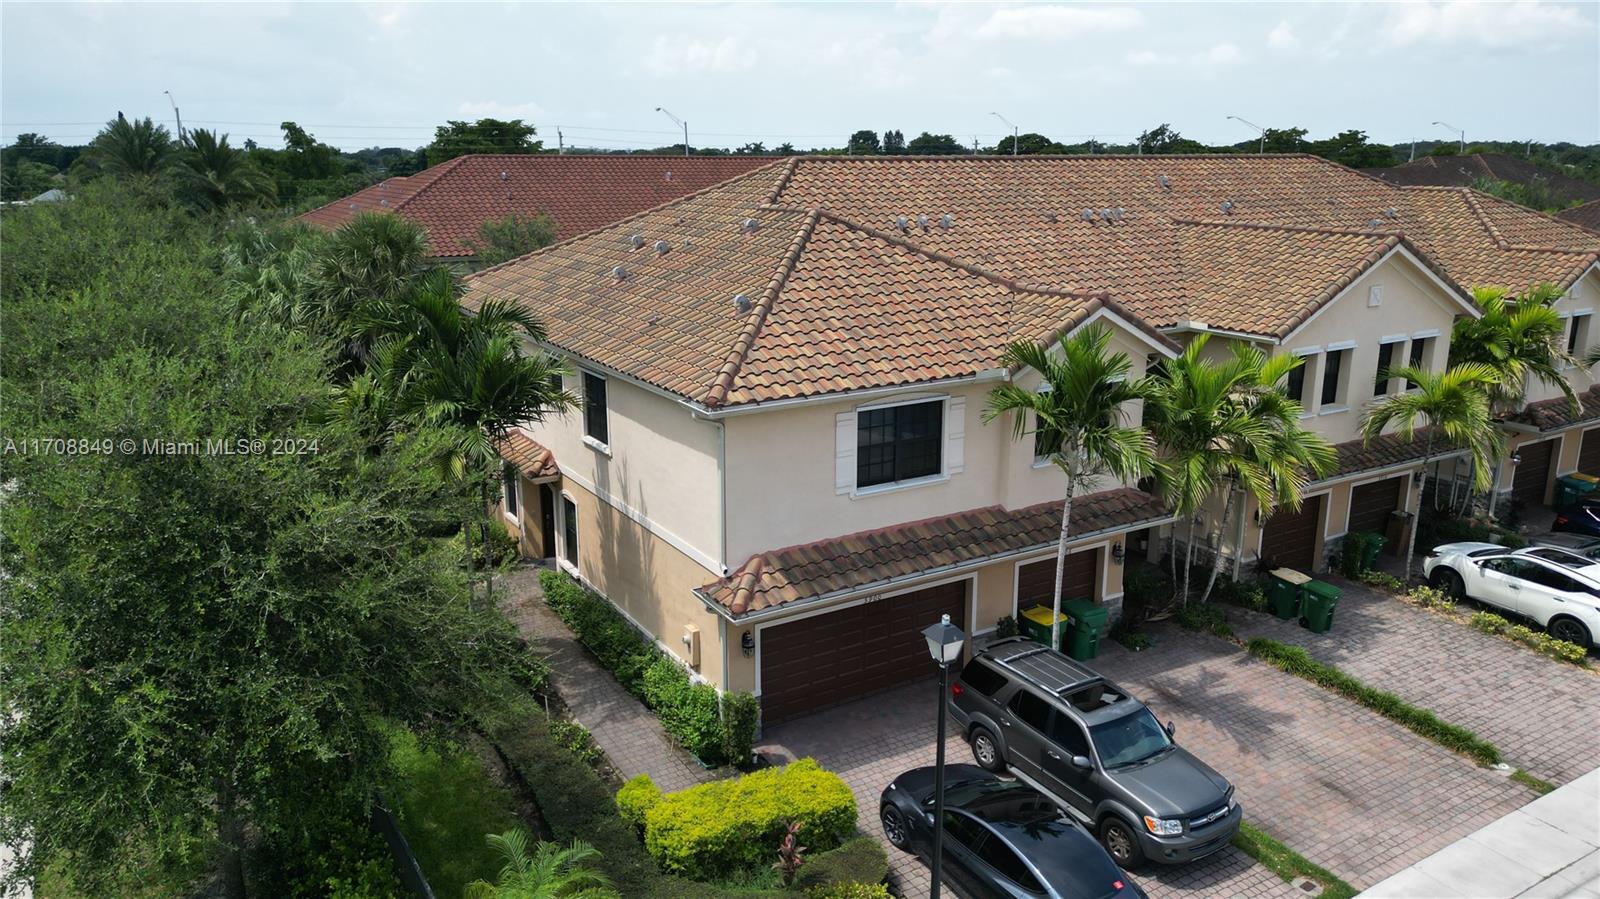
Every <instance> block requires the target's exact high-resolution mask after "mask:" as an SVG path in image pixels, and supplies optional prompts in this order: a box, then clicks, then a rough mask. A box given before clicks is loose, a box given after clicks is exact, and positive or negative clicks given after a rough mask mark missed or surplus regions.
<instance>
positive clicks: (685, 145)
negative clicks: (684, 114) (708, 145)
mask: <svg viewBox="0 0 1600 899" xmlns="http://www.w3.org/2000/svg"><path fill="white" fill-rule="evenodd" d="M656 112H659V113H661V114H662V115H665V116H666V117H667V118H669V119H671V120H673V121H674V122H677V123H678V124H679V125H682V126H683V155H685V156H688V155H689V123H688V122H685V121H684V120H683V119H680V118H678V117H677V116H675V115H673V114H672V113H670V112H667V110H666V109H665V108H664V107H661V106H657V107H656Z"/></svg>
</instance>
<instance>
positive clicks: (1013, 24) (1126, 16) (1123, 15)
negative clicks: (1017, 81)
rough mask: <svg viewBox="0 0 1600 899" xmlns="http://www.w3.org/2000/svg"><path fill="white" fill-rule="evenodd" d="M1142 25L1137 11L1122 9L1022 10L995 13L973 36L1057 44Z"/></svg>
mask: <svg viewBox="0 0 1600 899" xmlns="http://www.w3.org/2000/svg"><path fill="white" fill-rule="evenodd" d="M1143 21H1144V17H1143V16H1141V15H1140V14H1139V11H1138V10H1136V9H1132V8H1129V7H1126V6H1115V7H1083V6H1024V7H1016V8H1011V9H997V10H995V11H994V12H993V13H991V14H990V15H989V18H988V19H987V20H985V21H984V22H983V24H981V25H979V26H978V28H977V31H976V32H975V34H977V36H978V37H981V38H991V39H992V38H1002V39H1017V38H1044V39H1046V40H1050V39H1056V40H1059V39H1061V38H1071V37H1080V36H1082V35H1085V34H1089V33H1092V32H1099V31H1125V30H1127V29H1129V28H1134V27H1137V26H1138V25H1139V24H1140V23H1141V22H1143Z"/></svg>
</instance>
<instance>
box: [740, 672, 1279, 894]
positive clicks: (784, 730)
mask: <svg viewBox="0 0 1600 899" xmlns="http://www.w3.org/2000/svg"><path fill="white" fill-rule="evenodd" d="M936 691H937V688H936V687H935V686H934V685H933V683H932V682H924V683H920V684H914V685H912V686H909V687H902V688H900V689H898V690H894V691H892V692H889V693H882V694H879V695H877V696H873V697H871V698H868V699H863V700H861V701H859V702H855V703H851V704H850V705H847V706H841V707H839V708H836V709H831V710H829V711H826V712H823V713H821V714H818V715H813V716H811V717H809V718H802V719H800V720H798V721H790V722H787V723H785V724H780V725H778V726H776V727H772V728H768V729H767V732H766V733H765V734H763V737H762V744H761V746H759V747H758V749H759V751H760V752H762V753H763V754H765V755H767V756H768V757H769V758H772V759H773V760H775V761H784V762H787V761H792V760H794V759H797V758H804V757H806V756H810V757H812V758H815V759H816V760H817V761H819V762H821V763H822V765H823V766H824V767H826V768H828V769H829V770H832V771H836V772H838V774H839V776H841V777H843V778H844V779H845V782H846V783H848V784H850V788H851V789H852V790H853V791H855V794H856V804H857V806H858V807H859V809H860V823H861V829H862V831H863V832H864V833H869V834H872V835H873V836H876V837H879V838H880V839H881V838H882V835H883V834H882V829H881V828H880V827H879V826H878V796H879V794H880V793H882V792H883V788H884V785H886V784H888V783H889V781H891V780H893V779H894V778H895V777H896V776H897V775H899V774H901V773H903V772H905V771H907V770H909V769H911V768H917V767H921V766H923V765H931V764H933V761H934V749H935V746H934V743H935V740H934V734H935V732H936V729H937V722H936V720H935V716H936V714H937V711H938V706H937V704H936V703H937V700H936V698H935V693H936ZM945 760H946V762H971V761H972V752H971V750H969V749H968V748H967V744H966V743H965V742H964V741H962V740H960V739H958V738H955V737H952V738H950V739H949V740H948V741H947V742H946V748H945ZM884 848H885V849H886V850H888V853H889V864H890V874H889V879H890V882H891V884H893V886H894V888H895V889H896V891H897V892H898V893H899V894H900V895H902V896H907V897H923V896H927V895H928V892H929V884H930V877H929V874H928V866H927V864H926V863H924V862H923V861H922V860H920V859H918V858H916V857H914V856H912V855H909V854H907V853H904V852H901V851H900V850H898V849H895V848H894V847H892V846H889V845H888V844H887V843H885V844H884ZM1134 879H1135V880H1137V881H1138V882H1139V883H1140V884H1141V885H1142V886H1143V887H1144V888H1145V890H1146V891H1148V892H1149V893H1150V895H1151V896H1152V897H1155V899H1163V897H1207V899H1210V897H1217V899H1275V897H1290V896H1297V895H1303V894H1300V893H1299V892H1298V891H1297V890H1295V889H1293V888H1292V887H1290V886H1289V885H1288V884H1287V883H1284V882H1283V881H1282V880H1280V879H1278V877H1277V876H1276V875H1275V874H1273V873H1272V872H1271V871H1268V870H1267V869H1265V868H1263V867H1261V866H1260V865H1258V864H1256V862H1255V860H1254V859H1252V858H1250V857H1249V856H1247V855H1245V854H1244V853H1242V852H1240V851H1239V850H1237V849H1234V848H1233V847H1231V846H1230V847H1229V848H1227V849H1224V850H1223V851H1221V852H1219V853H1217V854H1215V855H1213V856H1211V857H1210V858H1207V859H1205V860H1204V861H1201V862H1200V863H1198V864H1194V865H1186V866H1183V867H1178V868H1151V869H1148V870H1145V871H1141V872H1139V873H1138V874H1135V875H1134Z"/></svg>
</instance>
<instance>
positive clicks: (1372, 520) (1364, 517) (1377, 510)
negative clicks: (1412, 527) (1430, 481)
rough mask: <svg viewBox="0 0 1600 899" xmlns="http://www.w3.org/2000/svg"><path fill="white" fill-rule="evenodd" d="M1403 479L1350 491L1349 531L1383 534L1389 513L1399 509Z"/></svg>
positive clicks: (1387, 523)
mask: <svg viewBox="0 0 1600 899" xmlns="http://www.w3.org/2000/svg"><path fill="white" fill-rule="evenodd" d="M1405 480H1406V479H1405V477H1404V476H1401V477H1398V478H1389V479H1388V480H1385V481H1374V482H1373V483H1371V484H1362V485H1360V486H1359V487H1356V488H1354V489H1353V490H1351V491H1350V530H1352V531H1371V532H1372V533H1374V534H1383V533H1386V532H1387V531H1388V528H1389V513H1390V512H1393V511H1394V510H1396V509H1398V508H1400V493H1401V488H1402V487H1403V485H1404V484H1405Z"/></svg>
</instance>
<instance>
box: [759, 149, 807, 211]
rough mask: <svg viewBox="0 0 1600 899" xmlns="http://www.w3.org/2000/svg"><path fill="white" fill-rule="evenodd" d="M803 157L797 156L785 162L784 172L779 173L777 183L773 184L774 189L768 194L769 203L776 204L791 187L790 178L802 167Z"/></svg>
mask: <svg viewBox="0 0 1600 899" xmlns="http://www.w3.org/2000/svg"><path fill="white" fill-rule="evenodd" d="M801 158H802V157H799V156H796V157H794V158H793V159H791V160H789V161H788V162H787V163H785V164H784V166H783V172H782V174H780V175H778V181H777V183H775V184H773V185H772V191H771V192H770V193H768V194H767V204H768V205H776V204H777V202H778V197H780V196H782V195H783V192H784V190H785V189H787V188H788V187H789V181H790V179H792V178H794V173H795V170H796V169H798V168H800V160H801Z"/></svg>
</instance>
